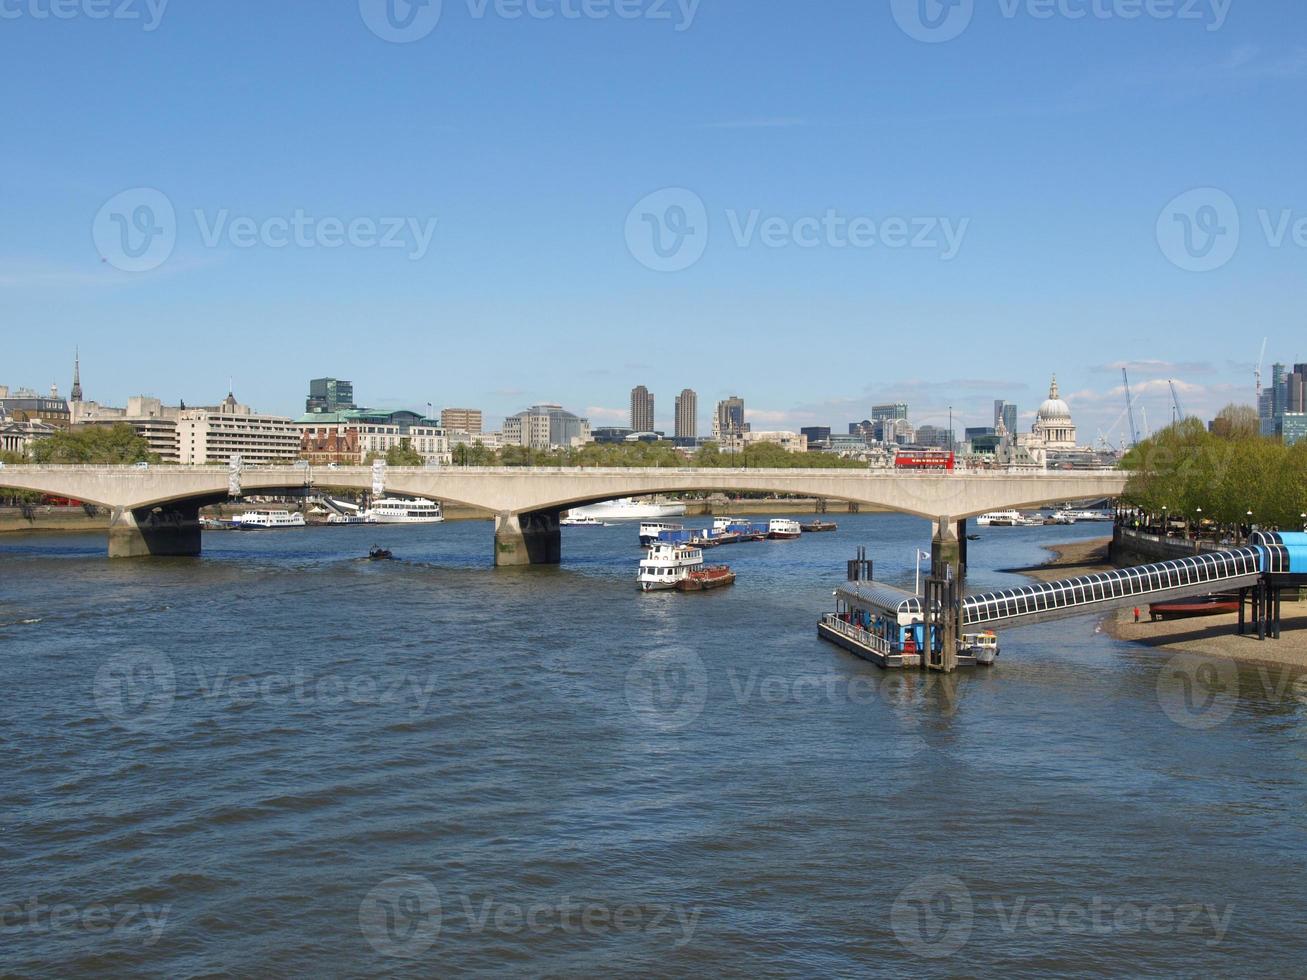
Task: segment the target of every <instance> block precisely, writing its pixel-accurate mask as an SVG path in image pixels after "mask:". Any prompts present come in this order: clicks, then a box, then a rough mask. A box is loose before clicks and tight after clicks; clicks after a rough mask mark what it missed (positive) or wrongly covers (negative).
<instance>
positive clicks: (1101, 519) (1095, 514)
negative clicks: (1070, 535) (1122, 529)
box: [1067, 510, 1116, 523]
mask: <svg viewBox="0 0 1307 980" xmlns="http://www.w3.org/2000/svg"><path fill="white" fill-rule="evenodd" d="M1067 513H1068V514H1070V515H1071V516H1072V517H1074V518H1075V519H1076V520H1077V521H1085V522H1095V523H1106V522H1108V521H1114V520H1116V516H1115V515H1114V514H1113V513H1112V512H1111V511H1110V510H1072V511H1068V512H1067Z"/></svg>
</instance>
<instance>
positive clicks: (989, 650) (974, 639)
mask: <svg viewBox="0 0 1307 980" xmlns="http://www.w3.org/2000/svg"><path fill="white" fill-rule="evenodd" d="M958 647H959V652H960V653H968V654H970V655H971V656H973V657H975V658H976V663H978V664H980V665H981V666H982V667H991V666H993V664H994V661H995V660H997V659H998V637H997V636H995V635H994V631H993V630H986V631H985V632H984V633H967V634H966V635H964V636H963V637H962V641H961V643H959V644H958Z"/></svg>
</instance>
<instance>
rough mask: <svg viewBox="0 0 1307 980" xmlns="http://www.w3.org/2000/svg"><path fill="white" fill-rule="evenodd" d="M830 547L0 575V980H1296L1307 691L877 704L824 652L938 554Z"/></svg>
mask: <svg viewBox="0 0 1307 980" xmlns="http://www.w3.org/2000/svg"><path fill="white" fill-rule="evenodd" d="M835 519H836V520H837V521H838V523H839V525H840V529H839V531H838V532H837V533H835V534H820V535H811V536H808V535H805V537H804V538H803V540H800V541H793V542H766V543H755V544H744V545H738V546H735V547H732V548H724V549H720V550H718V551H716V552H714V553H711V554H710V559H711V560H726V561H729V562H730V563H731V564H732V566H733V567H734V568H735V569H736V571H737V572H738V573H739V581H738V583H737V584H736V585H735V586H734V587H733V588H732V589H728V590H723V591H720V592H715V593H710V594H704V595H681V594H677V593H671V594H655V595H640V594H638V593H637V592H636V591H635V588H634V574H635V565H636V562H637V560H638V558H639V552H638V550H637V548H636V530H635V527H634V526H631V525H627V526H619V527H609V528H568V529H564V540H563V553H564V564H563V566H562V567H560V568H551V569H527V570H498V571H497V570H495V569H493V568H492V567H490V555H491V550H492V544H491V541H492V532H491V528H490V525H488V524H485V523H450V524H445V525H440V526H434V527H418V528H404V527H386V528H358V527H354V528H309V529H301V530H287V531H267V532H217V533H208V534H206V535H205V540H204V551H205V553H204V556H203V557H202V558H200V559H157V560H139V561H109V560H108V559H106V558H105V542H104V539H103V537H102V536H99V535H45V536H42V535H22V536H16V535H5V536H3V537H0V671H3V675H2V677H0V681H2V685H3V691H4V703H5V709H4V712H3V716H2V717H0V740H2V742H3V746H4V749H5V761H6V764H5V767H4V776H3V786H4V792H3V794H0V798H2V799H3V811H0V822H2V825H3V835H2V836H0V870H3V876H2V878H0V880H2V881H3V890H2V891H0V928H2V929H3V933H4V938H3V943H2V944H0V973H4V972H14V973H19V974H36V975H51V976H56V975H57V976H84V975H85V976H89V975H102V974H105V973H116V974H121V973H128V972H130V973H134V974H139V975H147V976H148V975H152V976H160V977H163V976H167V977H182V976H198V975H211V974H218V973H227V974H234V975H263V976H291V975H296V976H303V975H364V974H374V975H375V974H390V975H398V976H431V975H486V976H492V975H493V976H503V975H515V974H524V975H541V974H547V975H561V974H583V975H596V974H604V975H618V976H628V975H629V976H637V975H640V976H647V975H667V974H690V973H694V974H704V975H711V974H724V975H734V976H740V975H749V976H758V975H763V974H767V975H777V974H781V975H817V974H825V975H864V976H897V975H903V974H905V973H911V974H913V975H926V976H932V975H939V976H945V975H947V976H957V975H999V974H1001V975H1007V976H1033V975H1036V974H1038V975H1041V976H1042V975H1076V976H1083V975H1119V974H1123V973H1128V974H1137V975H1212V974H1239V975H1245V976H1247V975H1263V976H1288V975H1294V974H1301V973H1302V971H1303V969H1304V965H1305V964H1307V934H1305V933H1304V929H1303V925H1302V909H1303V907H1304V902H1303V899H1304V881H1307V877H1305V876H1304V870H1307V868H1305V866H1307V838H1305V836H1304V835H1305V833H1307V816H1305V815H1307V760H1305V757H1304V748H1305V747H1307V693H1305V690H1307V689H1305V688H1304V687H1303V686H1298V685H1295V683H1294V680H1295V678H1294V677H1293V676H1291V675H1288V674H1286V673H1283V672H1281V670H1280V669H1278V668H1269V669H1265V670H1258V669H1257V668H1255V667H1249V666H1245V667H1242V668H1239V669H1237V670H1236V669H1234V668H1233V667H1224V666H1221V665H1215V666H1214V665H1209V664H1201V663H1191V662H1189V661H1187V660H1185V659H1183V658H1182V659H1181V660H1173V659H1171V658H1170V657H1169V655H1168V654H1166V653H1163V652H1160V651H1157V650H1152V649H1147V648H1143V647H1137V646H1132V645H1130V644H1126V643H1122V642H1120V641H1117V640H1114V639H1112V638H1111V637H1109V636H1107V635H1106V634H1104V633H1103V632H1101V631H1099V630H1098V629H1097V624H1096V622H1095V620H1094V619H1093V618H1092V617H1086V618H1080V619H1075V620H1070V621H1065V622H1061V623H1051V624H1044V625H1040V626H1031V627H1027V628H1024V629H1016V630H1010V631H1008V632H1006V633H1005V634H1004V635H1003V636H1002V643H1003V652H1002V656H1001V657H1000V661H999V665H998V666H997V667H995V668H993V669H991V670H969V671H962V672H959V673H958V674H956V675H954V676H951V677H948V678H940V677H927V676H924V675H921V674H918V673H916V672H912V673H893V674H887V673H883V672H881V671H879V670H878V669H877V668H875V667H873V666H871V665H870V664H866V663H864V662H862V661H860V660H857V659H855V658H853V657H851V656H849V655H848V654H846V653H844V652H842V651H840V650H839V649H837V648H835V647H832V646H829V645H826V644H824V643H821V642H820V641H818V640H817V638H816V629H815V626H816V621H817V619H818V617H819V615H820V614H821V613H822V612H823V611H825V610H827V609H828V608H829V607H830V604H831V595H830V593H831V589H832V588H833V587H834V586H836V585H838V584H839V583H840V581H841V579H842V577H843V571H844V562H845V560H846V559H847V558H850V557H852V555H853V552H854V549H855V547H856V546H857V545H866V546H867V547H868V550H869V552H870V557H872V558H873V559H874V560H875V562H876V574H877V577H878V578H882V579H886V580H890V581H894V582H897V583H899V584H907V585H908V586H909V587H910V586H911V583H912V577H913V567H912V556H913V553H914V549H915V548H916V547H919V546H922V547H924V546H928V527H927V525H926V524H925V523H924V522H921V521H918V520H915V519H912V518H907V517H902V516H895V515H838V516H837V517H836V518H835ZM691 523H701V522H695V521H693V520H691ZM979 533H980V534H981V540H980V541H977V542H974V543H973V544H972V546H971V581H970V584H971V585H972V586H973V587H988V586H991V585H999V584H1002V583H1010V582H1017V581H1020V578H1019V577H1017V576H1014V575H1011V574H1005V573H1003V572H1001V571H999V570H1000V569H1003V568H1012V567H1018V566H1023V565H1029V564H1032V563H1035V562H1038V561H1040V560H1042V558H1043V557H1045V555H1046V553H1045V552H1044V551H1043V549H1042V548H1041V545H1043V544H1046V543H1049V542H1053V541H1067V540H1075V539H1081V538H1086V537H1094V536H1099V535H1101V534H1102V533H1103V527H1102V526H1101V525H1099V526H1091V525H1084V526H1077V527H1071V528H1051V527H1050V528H1043V529H1025V528H1013V529H1003V528H993V529H981V530H980V532H979ZM374 543H378V544H383V545H386V546H388V547H390V548H392V549H393V550H394V551H395V553H396V556H397V557H398V558H400V559H401V560H399V561H395V562H368V561H365V560H361V556H363V555H365V554H366V552H367V549H368V547H369V546H370V545H372V544H374Z"/></svg>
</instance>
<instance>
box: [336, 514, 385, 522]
mask: <svg viewBox="0 0 1307 980" xmlns="http://www.w3.org/2000/svg"><path fill="white" fill-rule="evenodd" d="M327 523H328V524H376V523H377V519H376V518H374V517H369V516H368V515H367V514H331V515H330V516H328V518H327Z"/></svg>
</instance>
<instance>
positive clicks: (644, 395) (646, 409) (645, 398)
mask: <svg viewBox="0 0 1307 980" xmlns="http://www.w3.org/2000/svg"><path fill="white" fill-rule="evenodd" d="M653 427H654V396H653V395H652V394H650V392H649V389H648V388H646V387H645V386H644V385H636V386H635V387H634V388H632V389H631V431H632V432H652V431H653Z"/></svg>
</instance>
